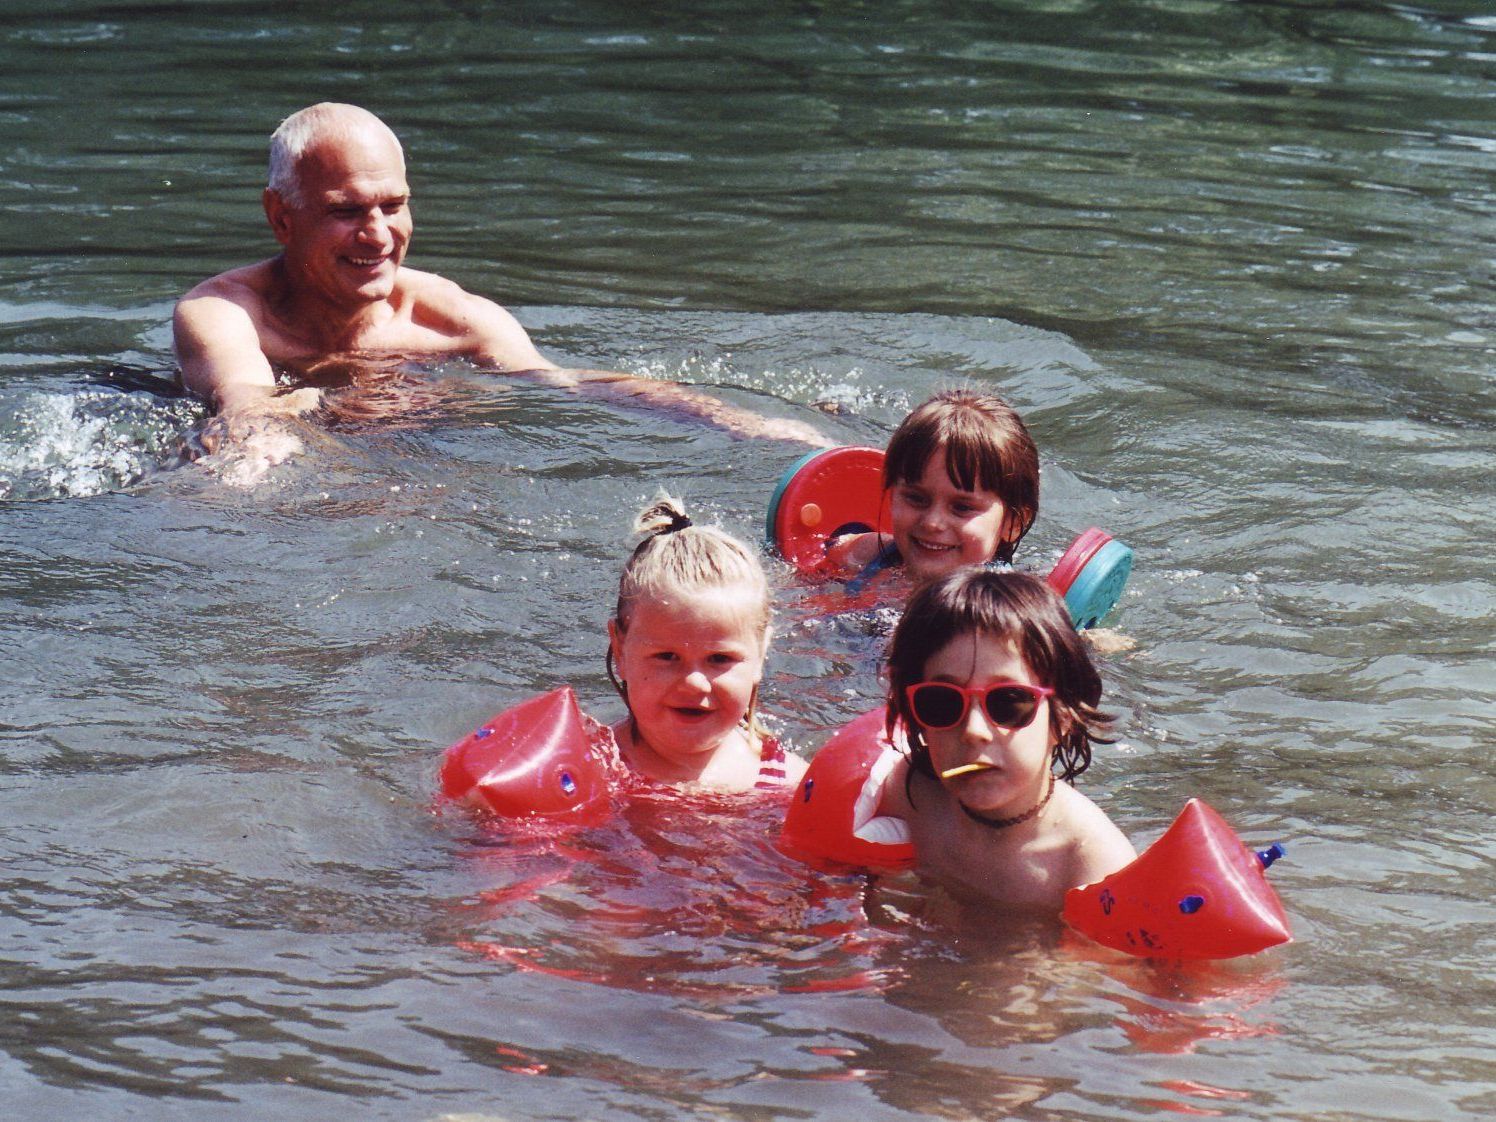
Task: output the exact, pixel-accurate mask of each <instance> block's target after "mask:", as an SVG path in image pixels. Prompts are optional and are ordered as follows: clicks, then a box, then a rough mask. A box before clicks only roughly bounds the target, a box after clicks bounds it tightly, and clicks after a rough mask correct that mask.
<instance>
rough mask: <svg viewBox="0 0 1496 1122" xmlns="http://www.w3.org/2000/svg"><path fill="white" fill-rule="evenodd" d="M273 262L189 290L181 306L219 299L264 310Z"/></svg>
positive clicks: (229, 273)
mask: <svg viewBox="0 0 1496 1122" xmlns="http://www.w3.org/2000/svg"><path fill="white" fill-rule="evenodd" d="M272 263H273V260H272V261H260V262H257V263H255V264H253V265H242V266H240V267H239V268H237V269H229V270H228V271H227V272H223V273H219V274H218V275H217V276H213V277H209V278H208V279H207V280H205V281H202V282H201V283H199V284H196V285H194V286H193V287H192V288H191V289H189V290H188V291H187V293H186V295H184V296H183V297H182V299H181V300H180V301H178V303H179V304H180V303H186V302H187V301H189V300H199V299H202V298H204V297H216V298H218V299H220V300H227V301H229V302H230V303H233V304H238V305H240V306H241V307H254V308H260V307H263V306H264V303H265V300H266V297H267V295H268V294H269V291H270V285H271V272H270V267H271V265H272Z"/></svg>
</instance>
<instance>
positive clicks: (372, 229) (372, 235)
mask: <svg viewBox="0 0 1496 1122" xmlns="http://www.w3.org/2000/svg"><path fill="white" fill-rule="evenodd" d="M387 226H389V220H388V219H386V218H385V216H384V211H382V210H380V209H379V208H378V207H375V208H374V209H372V210H370V211H369V212H368V213H366V214H365V215H364V221H363V224H362V225H360V226H359V229H358V236H359V237H361V238H363V239H364V240H365V241H368V242H374V243H376V244H382V243H383V242H384V241H385V240H386V239H385V228H386V227H387Z"/></svg>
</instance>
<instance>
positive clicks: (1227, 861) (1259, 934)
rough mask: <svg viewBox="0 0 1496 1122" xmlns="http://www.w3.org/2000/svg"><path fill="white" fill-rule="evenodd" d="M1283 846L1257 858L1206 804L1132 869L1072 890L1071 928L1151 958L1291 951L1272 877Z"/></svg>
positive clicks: (1196, 803)
mask: <svg viewBox="0 0 1496 1122" xmlns="http://www.w3.org/2000/svg"><path fill="white" fill-rule="evenodd" d="M1282 853H1283V848H1282V846H1277V845H1275V846H1273V847H1271V848H1270V849H1266V850H1263V851H1262V853H1260V854H1258V853H1253V852H1252V851H1251V850H1249V849H1248V848H1247V847H1246V846H1244V845H1243V844H1242V843H1241V839H1240V838H1238V837H1237V836H1236V834H1235V833H1234V832H1233V831H1232V829H1231V827H1230V826H1228V825H1226V822H1225V820H1224V819H1222V818H1221V816H1220V815H1219V814H1217V813H1216V812H1215V811H1214V810H1212V809H1211V808H1210V807H1209V806H1208V805H1207V804H1205V803H1204V802H1202V801H1201V800H1199V799H1191V800H1190V801H1189V802H1188V803H1186V804H1185V807H1184V809H1183V810H1182V811H1180V813H1179V817H1178V818H1176V819H1175V820H1174V823H1173V825H1171V826H1170V827H1169V828H1168V829H1167V830H1166V831H1164V834H1163V836H1162V837H1160V838H1159V839H1158V840H1157V841H1156V842H1154V843H1153V844H1152V845H1151V846H1149V847H1148V848H1147V849H1146V850H1144V851H1143V853H1142V854H1140V855H1139V856H1138V858H1137V859H1136V860H1134V861H1133V862H1132V863H1131V864H1130V865H1128V866H1127V867H1126V868H1123V869H1119V870H1118V871H1117V872H1115V873H1113V874H1112V875H1111V876H1109V877H1105V878H1103V879H1102V880H1099V881H1097V882H1096V883H1095V884H1089V885H1085V886H1083V887H1081V888H1072V889H1071V890H1070V891H1069V892H1068V893H1066V895H1065V907H1064V911H1063V915H1064V918H1065V922H1067V923H1068V924H1070V926H1071V927H1073V928H1075V929H1076V930H1077V931H1079V932H1081V934H1083V935H1088V936H1090V937H1091V938H1092V939H1095V940H1096V941H1097V942H1098V943H1101V944H1102V945H1104V946H1108V947H1111V948H1113V949H1114V950H1119V951H1126V952H1127V953H1128V954H1135V955H1140V956H1143V957H1148V958H1235V957H1236V956H1237V955H1244V954H1255V953H1256V952H1257V951H1260V950H1264V949H1266V948H1267V947H1272V946H1276V945H1277V944H1279V943H1286V942H1288V941H1289V940H1290V939H1291V938H1292V935H1291V933H1290V932H1289V929H1288V916H1287V914H1286V913H1285V912H1284V911H1283V903H1282V901H1281V900H1279V899H1278V894H1277V893H1276V892H1274V891H1273V886H1272V885H1271V884H1269V883H1268V880H1267V877H1266V876H1265V875H1264V870H1265V869H1266V867H1267V866H1268V865H1270V864H1271V863H1272V862H1273V861H1274V860H1276V859H1277V858H1278V857H1280V856H1282Z"/></svg>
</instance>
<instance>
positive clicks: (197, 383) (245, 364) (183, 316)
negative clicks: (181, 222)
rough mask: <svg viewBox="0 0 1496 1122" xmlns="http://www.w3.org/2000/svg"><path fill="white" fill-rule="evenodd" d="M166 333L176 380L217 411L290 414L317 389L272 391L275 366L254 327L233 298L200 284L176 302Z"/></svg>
mask: <svg viewBox="0 0 1496 1122" xmlns="http://www.w3.org/2000/svg"><path fill="white" fill-rule="evenodd" d="M172 336H173V341H174V343H175V345H176V352H177V364H178V365H179V366H180V367H181V370H182V382H183V384H184V385H185V386H186V387H187V388H188V389H189V390H191V391H192V392H193V393H195V394H197V395H198V396H199V397H202V398H203V399H204V400H206V401H207V402H208V404H209V405H210V406H212V407H213V408H214V409H215V410H216V411H217V412H219V413H236V414H241V413H279V414H294V413H301V412H305V411H306V410H307V409H312V408H315V407H316V404H317V398H318V395H317V392H316V391H315V390H313V391H310V392H308V393H300V392H298V393H296V394H290V395H287V396H285V397H277V396H276V392H275V372H274V371H273V370H272V369H271V367H270V360H269V359H267V358H266V357H265V352H264V351H263V350H261V349H260V337H259V333H258V332H257V331H256V330H255V324H254V320H253V319H252V318H251V317H250V314H249V312H248V311H247V310H246V309H245V308H244V307H243V306H242V305H241V304H239V303H238V302H236V301H234V300H232V299H229V298H228V297H227V296H225V295H221V294H218V293H215V292H212V291H207V292H204V291H203V289H202V287H201V286H200V287H199V288H197V289H194V290H193V291H192V292H189V293H188V294H187V295H186V296H184V297H183V298H182V299H181V300H180V301H178V302H177V308H176V312H175V314H174V315H173V317H172Z"/></svg>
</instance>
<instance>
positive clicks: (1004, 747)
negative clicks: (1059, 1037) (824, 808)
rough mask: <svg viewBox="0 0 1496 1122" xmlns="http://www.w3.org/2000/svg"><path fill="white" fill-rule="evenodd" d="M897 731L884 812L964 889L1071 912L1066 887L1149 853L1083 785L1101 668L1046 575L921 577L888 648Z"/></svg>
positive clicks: (891, 724)
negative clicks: (900, 747)
mask: <svg viewBox="0 0 1496 1122" xmlns="http://www.w3.org/2000/svg"><path fill="white" fill-rule="evenodd" d="M888 675H889V700H888V718H887V720H888V731H889V735H890V737H892V738H894V740H895V742H897V740H898V738H899V734H902V735H903V737H904V738H905V739H906V741H907V744H908V754H907V756H906V757H905V758H903V759H902V760H900V761H899V762H898V764H897V765H896V766H895V767H894V769H893V771H892V773H891V774H890V775H889V777H888V781H887V782H886V783H885V784H884V786H883V793H882V797H881V800H880V805H879V808H878V813H879V814H880V815H887V816H890V817H894V818H899V819H903V820H904V822H905V823H906V824H907V826H908V828H909V835H910V839H911V840H912V842H913V845H914V853H915V864H916V867H917V868H919V869H920V870H921V871H923V872H925V873H927V874H929V875H931V876H932V877H933V878H934V879H936V880H938V881H940V882H942V883H943V884H945V885H946V886H947V887H949V888H951V889H952V890H953V891H955V892H956V893H958V894H960V895H964V896H973V897H979V898H982V899H984V900H988V901H991V902H996V903H1001V904H1004V905H1007V906H1011V907H1015V908H1024V909H1030V908H1032V909H1043V910H1046V911H1054V912H1058V911H1059V909H1060V907H1061V905H1062V904H1063V901H1064V896H1065V892H1066V891H1067V890H1068V889H1071V888H1074V887H1076V886H1078V885H1082V884H1090V883H1093V882H1095V881H1097V880H1100V879H1101V878H1102V877H1104V876H1106V875H1107V874H1109V873H1112V872H1115V871H1116V870H1118V869H1120V868H1122V867H1123V866H1124V865H1126V864H1127V863H1128V862H1130V861H1131V860H1132V859H1133V858H1134V856H1136V854H1135V852H1134V850H1133V847H1132V845H1131V844H1130V843H1129V842H1128V840H1127V838H1126V837H1124V836H1123V835H1122V832H1121V831H1120V830H1118V829H1117V827H1116V826H1115V825H1113V824H1112V822H1111V820H1110V819H1108V818H1107V816H1106V814H1105V813H1103V812H1102V810H1101V809H1100V808H1099V807H1097V806H1096V804H1095V803H1093V802H1091V800H1090V799H1088V798H1086V797H1085V796H1084V795H1082V794H1081V793H1080V792H1078V791H1076V790H1075V788H1074V787H1073V786H1071V783H1072V781H1073V780H1074V779H1075V777H1076V776H1078V775H1080V773H1081V772H1083V771H1085V770H1086V768H1087V766H1089V764H1090V762H1091V741H1092V739H1093V738H1095V737H1096V732H1097V730H1098V729H1099V728H1101V727H1102V726H1104V725H1105V724H1106V722H1107V721H1108V717H1107V715H1106V714H1104V713H1102V712H1101V711H1100V710H1099V709H1098V708H1097V705H1098V703H1099V702H1100V700H1101V678H1100V676H1099V675H1098V674H1097V673H1096V668H1095V667H1094V666H1093V665H1092V663H1091V659H1090V655H1089V654H1088V652H1087V648H1086V644H1085V642H1084V641H1083V640H1082V639H1081V637H1080V636H1079V635H1078V634H1077V633H1076V631H1075V629H1074V627H1073V626H1072V625H1071V622H1070V617H1069V615H1068V613H1067V612H1066V609H1065V606H1064V602H1063V601H1062V600H1060V598H1059V597H1058V596H1057V595H1056V594H1055V593H1054V591H1053V590H1052V589H1050V588H1049V586H1048V585H1047V584H1045V582H1044V581H1043V580H1041V579H1040V578H1038V577H1036V576H1033V575H1031V574H1028V573H1020V572H992V571H990V570H986V569H981V568H970V569H962V570H959V571H957V572H955V573H952V574H951V575H949V576H946V577H944V578H941V579H940V580H938V581H935V582H933V583H930V584H927V585H925V586H923V587H922V588H920V589H919V590H918V591H917V592H916V593H915V595H914V596H913V598H912V599H911V600H910V601H909V605H908V607H907V608H906V609H905V611H904V615H903V618H902V619H901V620H900V622H899V625H898V628H897V629H896V630H895V631H894V635H893V641H892V644H891V646H890V648H889V656H888Z"/></svg>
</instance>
